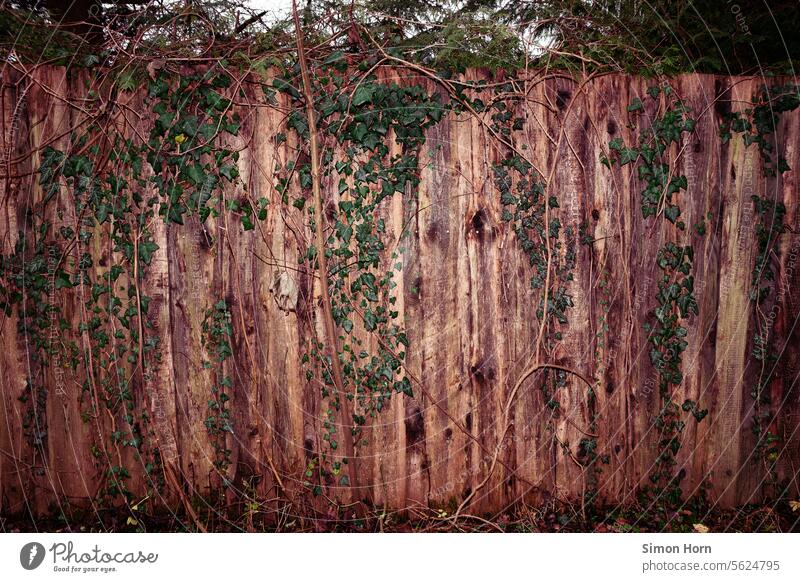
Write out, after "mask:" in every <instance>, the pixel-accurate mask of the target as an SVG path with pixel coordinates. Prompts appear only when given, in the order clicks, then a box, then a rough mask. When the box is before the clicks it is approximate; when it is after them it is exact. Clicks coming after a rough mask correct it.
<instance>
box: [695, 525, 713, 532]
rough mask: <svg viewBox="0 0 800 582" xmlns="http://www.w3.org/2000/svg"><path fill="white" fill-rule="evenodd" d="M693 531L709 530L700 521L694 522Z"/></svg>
mask: <svg viewBox="0 0 800 582" xmlns="http://www.w3.org/2000/svg"><path fill="white" fill-rule="evenodd" d="M694 531H696V532H697V533H708V532H709V531H710V530H709V529H708V527H706V526H704V525H703V524H702V523H696V524H694Z"/></svg>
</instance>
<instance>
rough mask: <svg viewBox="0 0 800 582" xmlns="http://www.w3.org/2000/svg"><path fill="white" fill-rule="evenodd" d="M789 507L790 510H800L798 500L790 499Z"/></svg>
mask: <svg viewBox="0 0 800 582" xmlns="http://www.w3.org/2000/svg"><path fill="white" fill-rule="evenodd" d="M789 507H791V508H792V511H800V501H790V502H789Z"/></svg>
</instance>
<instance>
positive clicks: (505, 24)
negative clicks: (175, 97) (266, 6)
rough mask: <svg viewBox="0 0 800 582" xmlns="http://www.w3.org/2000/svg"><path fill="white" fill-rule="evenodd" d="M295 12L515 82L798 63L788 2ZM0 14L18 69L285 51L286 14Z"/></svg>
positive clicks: (479, 1) (41, 4)
mask: <svg viewBox="0 0 800 582" xmlns="http://www.w3.org/2000/svg"><path fill="white" fill-rule="evenodd" d="M298 4H299V5H300V7H301V11H302V19H303V22H304V26H306V27H307V28H309V29H310V30H309V34H311V35H312V36H313V29H315V28H316V29H317V30H318V32H319V35H320V36H319V38H324V37H325V36H326V35H327V36H330V35H331V34H333V35H336V33H343V34H339V35H338V36H335V40H334V43H336V42H338V43H341V44H342V46H346V43H347V39H348V34H347V31H348V30H349V29H350V28H352V27H353V24H354V23H359V24H363V25H365V26H366V27H367V29H368V30H369V31H370V33H371V35H372V36H373V40H374V41H375V42H379V43H381V44H382V45H384V46H394V47H397V48H401V49H404V50H405V52H406V54H407V55H408V56H409V58H412V59H414V60H416V61H417V62H420V63H424V64H426V65H429V66H433V67H435V68H437V69H438V70H452V71H459V70H463V69H464V68H467V67H487V68H490V69H506V70H514V69H517V68H520V67H522V66H524V65H526V64H528V65H532V66H537V65H539V66H549V67H554V68H567V69H569V68H579V69H582V70H602V69H615V70H625V71H629V72H636V73H640V74H645V75H661V74H667V75H669V74H675V73H678V72H691V71H697V72H708V73H721V74H748V73H756V72H760V71H765V70H769V71H772V72H775V73H791V72H792V63H793V61H794V59H795V58H797V56H798V55H800V36H798V35H797V34H796V31H797V30H798V29H800V10H798V4H797V2H796V0H736V2H735V3H734V2H727V1H719V0H694V1H690V0H652V1H642V0H545V1H520V0H360V1H358V2H355V1H349V0H306V1H302V2H299V3H298ZM0 6H2V13H0V49H2V52H3V53H4V54H9V53H10V52H11V50H12V49H13V50H14V51H15V55H17V57H18V58H20V53H21V52H22V53H26V54H27V58H31V59H37V60H39V59H53V58H56V59H57V58H59V57H62V58H66V57H67V56H70V57H72V58H74V57H75V56H76V54H78V53H81V52H87V53H92V52H93V47H100V46H102V45H103V44H104V41H106V40H107V38H106V36H107V34H108V31H109V30H112V31H115V32H118V33H120V34H121V35H123V37H127V38H130V39H134V38H136V39H137V42H147V43H150V46H152V47H156V48H158V49H162V48H163V47H165V46H173V45H180V46H181V49H182V50H185V51H187V52H191V50H192V47H194V49H195V50H196V49H197V47H198V46H199V45H203V41H205V40H207V39H208V38H213V39H215V41H216V42H217V43H218V44H219V43H224V42H226V41H244V40H247V39H249V40H250V41H251V45H252V46H251V49H249V50H248V52H249V53H252V47H255V48H259V47H260V48H263V49H264V50H276V49H278V50H280V49H287V50H288V49H290V48H291V43H292V42H293V40H292V35H291V33H290V31H291V25H290V24H289V23H288V14H284V15H283V19H281V18H280V17H278V16H275V15H274V14H268V11H257V10H254V9H253V8H252V7H251V6H250V5H249V3H248V2H247V1H246V0H130V1H128V2H100V0H71V1H69V2H67V1H64V0H17V1H15V2H3V3H2V4H0ZM265 16H266V17H265ZM56 25H57V26H56ZM41 27H45V28H46V31H47V34H44V35H43V34H41V30H39V28H41ZM142 31H147V34H146V35H142V34H140V33H141V32H142ZM287 32H289V34H287ZM137 35H139V36H137ZM350 36H352V35H350ZM192 39H193V40H194V41H195V42H194V43H193V42H191V41H192ZM203 46H205V45H203ZM94 52H98V51H94ZM221 52H225V51H224V50H222V51H221Z"/></svg>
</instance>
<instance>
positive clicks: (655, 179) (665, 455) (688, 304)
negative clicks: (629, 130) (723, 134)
mask: <svg viewBox="0 0 800 582" xmlns="http://www.w3.org/2000/svg"><path fill="white" fill-rule="evenodd" d="M662 94H663V99H664V101H663V103H664V104H665V105H664V107H663V110H661V108H659V109H660V110H659V111H658V112H657V113H656V114H655V116H654V118H653V120H652V122H651V123H650V124H649V126H647V127H645V128H643V129H642V130H641V131H640V137H639V141H638V144H637V145H635V146H633V147H626V146H625V144H624V143H623V141H622V139H621V138H615V139H613V140H612V141H611V142H610V143H609V150H610V152H611V153H610V156H609V157H603V158H601V161H603V163H604V164H606V165H607V166H609V167H611V166H612V165H614V164H619V165H620V166H625V165H627V164H635V165H636V170H637V176H638V177H639V179H640V180H642V181H643V182H644V184H645V187H644V189H643V190H642V192H641V210H642V216H643V217H644V218H645V219H647V218H654V219H657V218H659V217H660V216H662V215H663V217H664V218H665V219H666V220H667V221H669V222H670V223H671V224H673V225H674V227H675V228H676V229H677V230H680V231H684V230H686V224H685V222H684V221H683V220H682V218H681V208H680V204H679V202H680V201H679V198H678V197H679V195H680V193H681V192H682V191H685V190H686V189H687V187H688V180H687V177H686V176H685V175H683V174H678V173H677V172H676V171H675V168H674V166H673V164H674V163H675V157H674V156H672V155H670V147H671V146H673V145H674V146H675V147H677V146H680V144H681V139H682V136H683V134H684V133H691V132H692V131H693V130H694V125H695V122H694V120H693V119H692V118H690V117H689V114H690V110H689V109H688V108H687V107H686V106H685V105H684V104H683V102H682V101H681V100H680V99H678V98H677V97H675V96H674V95H673V92H672V89H671V87H669V86H664V87H663V88H662V87H659V86H653V87H650V88H649V89H648V96H649V97H650V98H651V99H652V100H653V101H658V100H659V99H660V97H662ZM644 111H645V106H644V103H643V102H642V101H641V100H640V99H635V100H634V102H633V103H631V105H630V106H629V107H628V112H630V113H633V114H634V115H639V114H640V113H641V112H644ZM693 261H694V250H693V247H692V245H691V244H689V245H680V244H676V243H674V242H671V241H670V242H667V243H665V245H664V246H663V247H662V248H660V249H659V250H658V253H657V256H656V265H657V266H658V268H659V269H660V271H661V273H662V275H661V277H660V278H659V280H658V292H657V294H656V299H657V301H658V305H657V306H656V307H655V308H654V309H653V310H652V312H651V313H652V320H651V321H648V322H646V323H645V324H644V329H645V331H646V332H647V333H648V342H649V343H650V352H649V356H650V362H651V364H652V365H653V367H654V368H655V370H656V373H657V376H658V388H659V395H660V400H661V403H660V410H659V413H658V416H657V417H656V419H655V422H654V426H655V428H657V429H658V431H659V439H658V446H659V454H658V458H657V460H656V462H655V464H654V469H653V471H652V472H651V475H650V480H651V482H652V483H653V485H654V486H655V487H656V488H657V498H660V497H662V496H663V498H664V499H665V500H666V501H667V503H670V504H671V505H677V504H679V503H680V501H681V495H682V492H681V489H680V480H681V477H682V472H681V473H677V474H676V473H675V469H674V468H675V466H676V465H677V461H676V456H677V454H678V451H679V450H680V447H681V440H680V439H681V433H683V431H684V428H685V427H686V422H685V421H684V420H683V415H682V412H688V413H691V415H692V416H693V417H694V418H695V420H696V421H697V422H700V421H702V420H703V418H705V416H706V415H707V414H708V411H707V410H704V409H701V408H700V407H699V405H698V404H697V403H696V402H694V401H692V400H686V401H684V402H683V404H682V405H679V404H678V403H677V402H675V400H674V391H675V388H676V387H677V386H679V385H680V384H681V383H682V382H683V371H682V357H681V354H682V353H683V352H684V351H685V350H686V348H687V347H688V342H687V340H686V337H687V334H688V330H687V328H686V327H685V323H684V322H685V321H686V320H687V319H688V318H689V317H690V316H691V315H692V314H695V315H696V314H698V306H697V300H696V298H695V295H694V276H693V275H692V265H693Z"/></svg>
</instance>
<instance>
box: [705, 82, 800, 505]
mask: <svg viewBox="0 0 800 582" xmlns="http://www.w3.org/2000/svg"><path fill="white" fill-rule="evenodd" d="M798 107H800V86H798V85H793V84H788V85H778V86H773V87H768V86H764V87H762V89H761V91H760V92H759V95H758V97H757V98H756V100H755V101H754V103H753V105H752V107H749V108H746V109H745V110H744V111H743V112H739V111H734V112H730V113H727V114H726V115H725V117H724V119H723V122H722V123H721V124H720V135H721V139H722V142H723V143H727V142H729V141H730V140H731V138H732V136H733V135H734V134H740V135H741V136H742V140H743V142H744V144H745V146H750V145H752V144H755V145H756V147H758V150H759V152H760V154H761V160H762V172H763V174H764V176H766V177H768V178H777V177H779V176H780V175H781V174H783V173H784V172H786V171H788V170H789V169H790V168H789V164H788V163H787V161H786V159H785V158H784V157H783V156H782V155H781V153H780V152H779V151H777V144H776V142H777V139H776V138H775V133H776V132H777V127H778V123H779V121H780V117H781V115H782V114H783V113H786V112H789V111H794V110H795V109H797V108H798ZM751 201H752V203H753V207H754V211H755V212H754V214H755V217H756V224H755V228H754V229H753V231H754V234H755V237H756V244H757V249H758V252H757V254H756V258H755V262H754V265H753V271H752V275H751V284H750V299H751V301H753V302H754V304H755V306H756V317H755V332H754V335H753V346H752V350H751V355H752V357H753V360H754V361H755V362H756V366H757V369H758V376H757V379H756V382H755V384H754V385H753V387H752V388H751V390H750V396H751V397H752V399H753V427H752V431H753V435H754V437H755V441H756V444H755V453H756V455H755V457H756V458H758V459H760V461H761V462H762V463H763V465H764V469H765V473H766V481H765V482H766V484H767V485H768V486H769V487H771V488H772V489H773V492H775V493H777V494H778V495H779V496H780V495H781V493H780V491H781V489H782V488H781V486H780V484H779V483H778V476H777V461H778V455H779V450H780V443H781V438H780V436H779V435H778V434H777V432H776V431H775V430H774V426H773V425H774V421H775V411H774V410H773V407H772V399H771V396H770V388H771V385H772V382H773V380H774V379H775V377H776V372H777V366H778V360H779V354H777V353H776V352H775V347H774V345H773V344H774V341H773V334H772V325H773V324H774V318H775V314H774V310H773V311H772V312H771V313H770V314H766V313H764V309H765V307H766V306H767V303H768V300H769V298H770V296H771V295H772V293H773V291H774V288H775V285H776V283H775V270H774V266H773V265H774V263H775V261H776V258H777V256H778V252H779V251H778V243H779V239H780V237H781V235H782V234H783V233H784V232H785V231H786V228H787V227H786V225H785V219H786V207H785V205H784V204H783V203H782V202H780V201H776V200H773V199H770V198H769V197H766V196H760V195H757V194H753V195H752V196H751Z"/></svg>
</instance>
